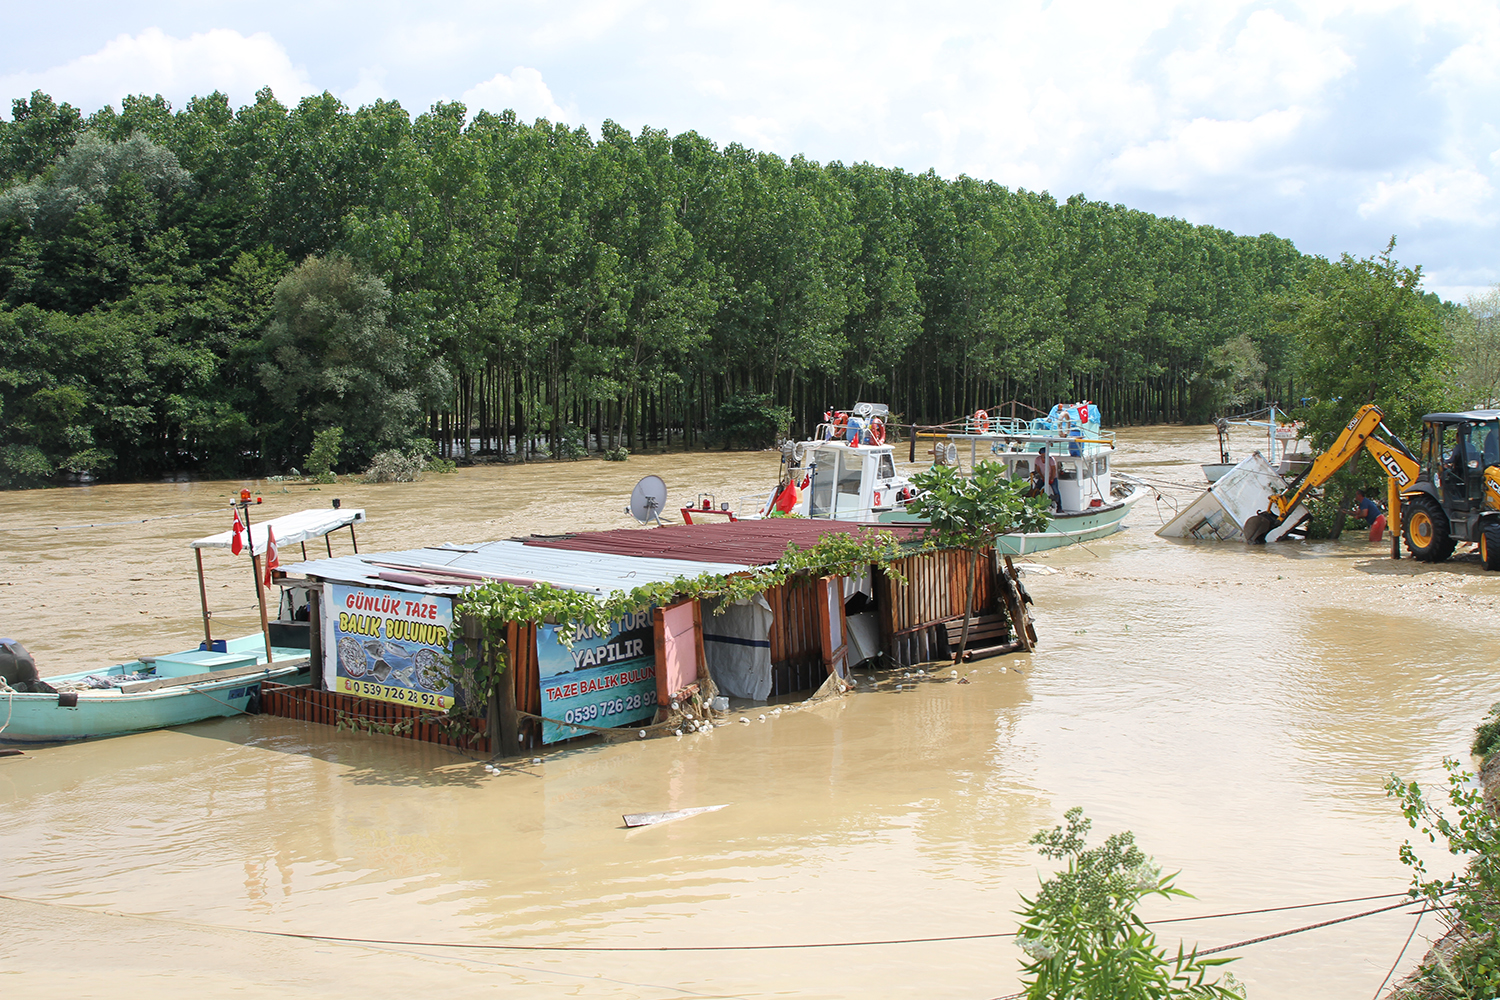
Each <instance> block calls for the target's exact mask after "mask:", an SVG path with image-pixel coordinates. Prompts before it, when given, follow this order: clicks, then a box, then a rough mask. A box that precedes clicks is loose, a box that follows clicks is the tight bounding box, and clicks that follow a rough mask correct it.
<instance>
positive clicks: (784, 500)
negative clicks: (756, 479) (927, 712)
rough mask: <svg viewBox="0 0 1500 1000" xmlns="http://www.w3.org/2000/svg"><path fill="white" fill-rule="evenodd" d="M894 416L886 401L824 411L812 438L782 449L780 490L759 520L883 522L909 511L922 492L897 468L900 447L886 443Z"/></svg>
mask: <svg viewBox="0 0 1500 1000" xmlns="http://www.w3.org/2000/svg"><path fill="white" fill-rule="evenodd" d="M889 418H890V410H889V408H888V407H886V406H885V405H884V404H881V403H858V404H856V405H855V407H854V409H852V410H839V411H831V412H829V413H825V414H824V419H823V422H822V423H820V424H818V426H817V428H816V429H815V430H814V431H813V436H812V437H811V438H809V439H807V440H805V441H797V442H795V443H793V442H787V443H786V444H785V445H784V446H783V447H782V452H781V458H782V466H781V476H780V478H779V483H778V486H777V488H776V489H775V490H773V491H772V492H771V495H770V496H769V497H767V498H766V502H765V503H764V505H762V507H761V509H760V511H759V512H758V516H761V517H769V516H772V515H773V514H778V513H779V514H795V515H798V516H801V517H808V518H826V519H829V520H835V521H879V520H881V519H882V518H883V516H884V515H888V514H893V513H901V512H904V511H905V510H906V502H907V501H908V500H910V499H911V498H912V497H914V496H916V494H917V488H916V486H915V485H913V484H912V481H911V480H910V479H909V478H907V477H906V476H905V475H903V474H902V473H900V472H898V471H897V470H896V449H895V447H894V446H893V445H891V444H889V443H887V441H886V421H887V420H889ZM752 516H756V515H752Z"/></svg>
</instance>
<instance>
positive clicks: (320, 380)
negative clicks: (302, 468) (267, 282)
mask: <svg viewBox="0 0 1500 1000" xmlns="http://www.w3.org/2000/svg"><path fill="white" fill-rule="evenodd" d="M389 309H390V293H389V292H388V291H387V290H386V287H385V284H384V283H383V282H382V281H381V280H380V279H379V278H377V277H375V276H373V275H370V274H367V273H365V272H363V271H361V270H360V269H359V268H358V267H357V266H356V265H355V263H354V262H353V261H352V260H350V259H349V258H348V257H345V256H342V255H333V256H330V257H327V258H319V257H309V258H308V259H307V260H305V261H304V262H303V263H302V264H301V265H300V266H299V267H298V268H296V269H295V270H294V271H293V272H292V273H291V274H289V275H287V276H286V277H285V278H283V279H282V281H281V283H280V284H278V285H277V286H276V297H275V303H274V314H273V319H272V321H271V324H270V326H269V327H268V328H267V330H266V333H265V336H264V338H263V340H262V350H263V351H264V353H265V355H266V361H265V362H264V363H262V364H261V365H260V369H259V375H260V380H261V382H262V384H263V385H264V386H265V387H266V391H267V392H268V393H269V395H270V397H271V400H272V402H274V403H275V404H276V406H277V408H278V410H280V412H282V413H283V414H284V415H285V416H284V417H283V420H282V424H283V425H284V426H283V429H282V430H281V433H280V434H278V435H276V436H275V438H269V437H268V439H267V442H266V443H267V446H268V447H274V446H276V445H277V444H280V448H279V450H281V451H287V450H290V451H291V454H293V455H302V454H306V452H307V450H308V449H309V447H310V446H311V441H312V436H313V428H314V427H342V428H343V429H344V433H345V437H344V445H345V447H346V448H347V449H348V452H349V454H350V457H351V458H352V460H353V461H355V462H362V461H368V460H370V459H371V458H372V457H373V456H374V454H375V453H376V452H380V451H389V450H392V449H396V450H404V449H410V448H412V447H413V446H414V445H415V443H416V435H415V430H416V426H417V422H418V420H419V418H420V415H421V414H422V412H423V410H424V404H426V403H427V402H428V401H429V399H430V398H431V397H432V396H433V395H434V394H435V392H436V391H437V386H438V385H439V384H442V383H444V382H445V380H446V369H445V368H444V366H443V365H442V364H441V363H437V364H432V363H429V362H426V361H424V360H422V359H419V358H418V357H417V356H416V354H415V350H414V348H415V345H414V344H413V343H412V342H411V339H410V337H409V336H407V335H406V334H405V333H403V331H401V330H399V329H397V328H395V327H392V326H391V325H390V324H389V322H388V314H389ZM282 464H285V463H282ZM419 471H420V470H419Z"/></svg>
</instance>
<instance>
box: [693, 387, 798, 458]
mask: <svg viewBox="0 0 1500 1000" xmlns="http://www.w3.org/2000/svg"><path fill="white" fill-rule="evenodd" d="M791 422H792V410H791V407H789V406H776V405H775V404H774V401H773V400H772V398H771V396H770V394H769V393H763V392H760V393H739V394H737V395H734V396H730V397H729V398H728V399H726V400H724V402H723V403H721V404H720V405H719V408H718V409H717V410H716V411H715V412H714V419H713V431H712V434H711V437H710V440H711V441H712V442H714V443H716V444H722V445H723V446H724V447H725V448H734V449H739V450H745V449H756V448H769V447H771V446H772V445H773V444H775V443H776V441H777V439H778V438H780V437H782V436H784V435H785V434H786V432H787V429H788V427H790V425H791Z"/></svg>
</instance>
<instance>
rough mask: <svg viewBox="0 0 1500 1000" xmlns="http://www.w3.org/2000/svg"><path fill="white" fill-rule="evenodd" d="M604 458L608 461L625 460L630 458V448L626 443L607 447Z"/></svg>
mask: <svg viewBox="0 0 1500 1000" xmlns="http://www.w3.org/2000/svg"><path fill="white" fill-rule="evenodd" d="M603 458H604V460H605V461H606V462H624V461H626V460H627V459H629V458H630V449H629V448H626V447H625V446H624V445H619V446H617V447H614V448H606V449H604V452H603Z"/></svg>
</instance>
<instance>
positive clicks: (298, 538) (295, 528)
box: [192, 507, 365, 555]
mask: <svg viewBox="0 0 1500 1000" xmlns="http://www.w3.org/2000/svg"><path fill="white" fill-rule="evenodd" d="M225 513H226V515H227V514H228V511H225ZM364 520H365V511H364V508H363V507H342V508H340V509H338V510H334V509H333V508H331V507H320V508H317V509H314V510H299V511H297V512H296V513H294V514H283V515H281V516H280V517H273V518H272V519H271V520H269V521H260V522H257V523H253V524H251V525H250V537H249V538H247V539H245V543H246V547H247V548H249V549H250V550H251V551H253V552H254V553H255V554H256V555H259V554H260V553H262V552H264V551H265V550H266V532H267V531H271V530H274V531H275V532H276V544H277V545H295V544H297V543H298V542H306V541H310V540H312V539H314V538H322V537H323V536H324V535H327V534H329V533H331V532H334V531H337V530H339V529H340V528H347V527H348V526H349V525H351V524H362V523H363V522H364ZM233 539H234V532H233V531H221V532H219V533H218V534H217V535H209V536H208V537H207V538H200V539H198V540H197V541H195V542H193V543H192V547H193V548H195V549H227V548H229V547H230V544H231V543H232V541H233Z"/></svg>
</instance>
